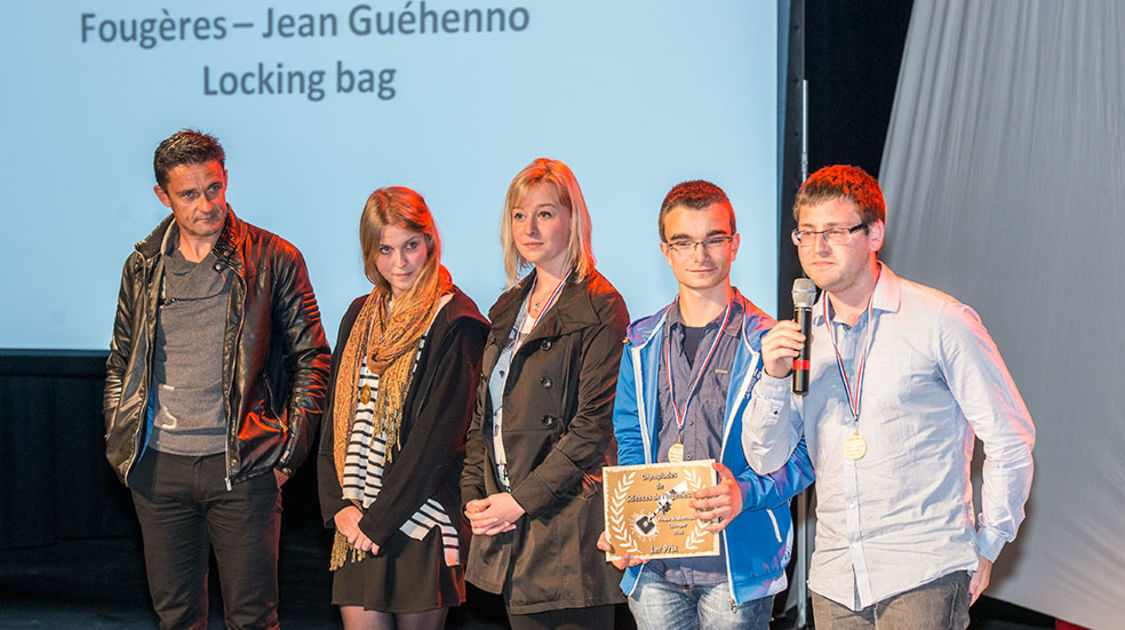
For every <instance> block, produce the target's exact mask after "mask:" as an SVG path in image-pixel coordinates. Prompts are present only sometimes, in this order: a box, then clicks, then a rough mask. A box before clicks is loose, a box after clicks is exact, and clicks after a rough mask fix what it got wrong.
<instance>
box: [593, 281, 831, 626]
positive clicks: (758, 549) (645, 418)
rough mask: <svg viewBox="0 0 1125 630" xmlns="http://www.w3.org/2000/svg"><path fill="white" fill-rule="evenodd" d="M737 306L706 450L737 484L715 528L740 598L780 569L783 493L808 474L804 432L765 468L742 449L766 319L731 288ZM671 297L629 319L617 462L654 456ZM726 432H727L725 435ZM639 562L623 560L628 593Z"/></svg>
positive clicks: (786, 545) (788, 538) (801, 484)
mask: <svg viewBox="0 0 1125 630" xmlns="http://www.w3.org/2000/svg"><path fill="white" fill-rule="evenodd" d="M733 299H734V300H737V301H739V303H740V304H741V305H742V307H743V312H744V318H743V326H742V335H741V337H740V339H739V345H738V349H737V350H736V351H735V355H734V361H733V363H732V365H731V368H730V372H731V377H730V388H729V390H728V391H727V403H726V416H725V418H724V419H723V432H722V435H723V438H722V449H721V452H720V453H717V454H712V455H713V456H714V457H715V459H716V460H718V461H721V462H722V463H723V464H725V465H726V466H727V468H729V469H730V471H731V473H732V474H733V475H734V477H735V479H736V480H737V481H738V485H739V486H740V487H741V488H742V512H741V513H740V514H739V515H738V516H736V517H735V518H734V519H733V520H731V522H730V523H729V524H728V525H727V527H726V528H725V529H723V531H722V533H721V535H722V536H723V543H724V546H725V548H726V552H727V557H726V566H727V582H728V584H729V586H730V589H731V599H732V600H733V601H734V602H736V603H738V604H743V603H745V602H747V601H750V600H751V599H756V598H759V597H763V596H765V595H766V594H767V593H765V592H762V591H763V589H762V586H763V585H764V584H765V583H766V582H769V581H773V580H775V579H777V578H779V577H781V576H782V575H784V572H785V565H786V564H788V562H789V554H790V550H791V545H792V539H793V533H792V522H791V519H790V516H789V499H790V498H792V497H793V496H795V495H797V494H798V493H800V492H801V491H802V490H804V489H805V488H806V487H808V486H809V484H811V483H812V482H813V469H812V463H811V462H810V461H809V456H808V451H807V450H806V448H805V441H804V439H802V440H801V442H800V443H799V444H798V445H797V448H796V449H795V450H794V452H793V454H792V455H791V456H790V457H789V461H788V462H786V464H785V466H783V467H782V468H781V469H779V470H777V471H775V472H773V473H770V474H768V475H758V474H756V473H755V472H754V471H753V470H751V469H750V466H749V464H747V462H746V457H745V455H744V454H743V451H742V440H741V437H740V436H741V435H742V414H743V413H744V412H745V411H746V406H747V403H748V402H749V401H750V393H751V391H752V390H753V388H754V383H756V382H757V380H758V377H759V376H760V375H761V371H762V361H761V356H760V355H761V342H762V336H763V335H764V334H765V333H766V331H768V330H769V329H770V328H772V327H773V324H774V320H773V318H771V317H770V316H769V315H766V314H765V313H764V312H762V311H761V310H760V309H759V308H758V307H756V306H754V304H753V303H751V302H750V301H749V300H747V299H746V298H745V297H743V296H742V295H741V294H739V293H738V291H737V290H735V292H734V297H733ZM669 308H671V305H669V306H666V307H664V308H663V309H661V310H660V311H659V312H657V313H656V314H654V315H651V316H649V317H645V318H642V319H639V320H637V321H636V322H634V323H633V324H632V325H630V326H629V330H628V336H627V337H626V340H625V352H624V354H622V356H621V369H620V373H619V375H618V379H617V397H616V402H615V404H614V409H613V432H614V436H615V437H616V438H617V463H618V464H619V465H622V466H625V465H632V464H649V463H653V462H655V460H656V448H657V434H658V432H659V429H660V425H659V419H658V418H656V417H655V416H656V414H657V413H658V404H657V383H658V380H657V379H658V377H659V374H660V355H661V348H662V344H663V338H664V320H665V317H666V316H667V313H668V309H669ZM732 435H733V436H734V438H733V439H731V436H732ZM644 568H645V565H643V564H641V565H638V566H635V567H629V568H627V569H626V570H625V576H624V578H623V579H622V580H621V590H622V591H624V592H625V594H626V595H632V594H633V590H634V589H635V588H636V585H637V580H638V578H639V577H640V575H641V571H643V570H644Z"/></svg>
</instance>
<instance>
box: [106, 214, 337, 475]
mask: <svg viewBox="0 0 1125 630" xmlns="http://www.w3.org/2000/svg"><path fill="white" fill-rule="evenodd" d="M172 223H173V217H172V216H168V217H167V218H165V219H164V221H162V222H161V223H160V225H158V226H157V227H156V229H155V230H153V231H152V233H151V234H149V235H148V237H146V238H145V239H144V240H143V241H141V242H140V243H138V244H137V245H136V251H134V252H133V253H132V254H130V255H129V258H128V259H127V260H126V261H125V267H124V269H123V270H122V273H121V290H120V293H119V294H118V298H117V316H116V319H115V321H114V326H113V339H112V340H111V342H110V353H109V358H108V359H107V360H106V382H105V393H104V396H103V401H102V410H103V412H104V414H105V423H106V436H105V440H106V458H107V459H108V460H109V464H110V466H112V468H113V471H114V473H116V474H117V476H118V478H119V479H120V480H121V481H122V483H125V484H126V485H128V475H129V471H130V470H131V469H132V467H133V465H134V463H135V462H136V461H137V460H138V459H139V458H140V455H141V453H142V451H143V449H144V444H145V442H146V441H147V433H148V431H149V430H150V428H151V422H152V420H151V417H150V416H151V414H150V413H149V405H150V397H151V395H152V374H153V348H154V342H155V337H156V320H157V313H158V310H159V302H160V291H161V281H162V278H163V272H164V253H165V251H166V248H167V242H168V238H169V236H168V235H169V231H170V227H171V225H172ZM212 251H213V252H214V253H215V256H216V257H217V258H218V260H219V262H218V263H216V266H220V265H225V266H229V267H230V268H231V269H232V270H233V271H234V272H235V273H234V277H233V278H232V281H231V288H230V300H229V302H228V304H229V307H228V311H227V325H226V333H225V334H224V336H223V358H222V360H223V374H222V388H223V406H224V410H225V413H226V418H227V432H226V448H225V455H226V482H227V487H228V488H229V487H230V486H231V484H232V483H235V482H239V481H244V480H246V479H249V478H250V477H255V476H257V475H260V474H265V473H267V472H270V471H271V470H272V469H275V468H276V469H278V470H280V471H281V472H283V473H286V474H292V473H293V471H294V470H296V468H297V467H298V466H300V465H301V462H303V461H304V460H305V457H306V456H307V455H308V454H309V450H310V448H311V446H312V442H313V437H314V436H315V435H316V433H317V430H318V427H319V423H320V416H321V412H322V410H323V408H324V398H325V394H326V391H327V380H328V363H329V349H328V342H327V340H326V339H325V336H324V329H323V328H322V327H321V323H320V312H319V310H318V309H317V305H316V297H315V296H314V295H313V290H312V285H311V284H310V283H309V278H308V273H307V271H306V269H305V262H304V259H303V258H302V257H301V253H300V252H299V251H297V248H296V247H294V246H293V245H291V244H290V243H288V242H286V241H285V240H283V239H282V238H280V237H278V236H277V235H275V234H271V233H270V232H267V231H265V230H262V229H260V228H257V227H255V226H252V225H250V224H249V223H246V222H245V221H241V220H239V219H238V218H236V217H235V215H234V211H233V210H229V209H228V213H227V220H226V223H225V224H224V226H223V231H222V233H221V234H220V235H219V240H218V241H216V243H215V246H214V248H213V250H212Z"/></svg>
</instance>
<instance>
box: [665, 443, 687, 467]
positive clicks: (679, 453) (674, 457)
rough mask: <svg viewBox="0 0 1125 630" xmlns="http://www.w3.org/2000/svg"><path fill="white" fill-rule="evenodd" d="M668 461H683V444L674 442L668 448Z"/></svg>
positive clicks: (680, 462)
mask: <svg viewBox="0 0 1125 630" xmlns="http://www.w3.org/2000/svg"><path fill="white" fill-rule="evenodd" d="M668 461H670V462H672V463H673V464H682V463H683V461H684V445H683V444H680V443H679V442H676V443H675V444H673V445H672V448H670V449H668Z"/></svg>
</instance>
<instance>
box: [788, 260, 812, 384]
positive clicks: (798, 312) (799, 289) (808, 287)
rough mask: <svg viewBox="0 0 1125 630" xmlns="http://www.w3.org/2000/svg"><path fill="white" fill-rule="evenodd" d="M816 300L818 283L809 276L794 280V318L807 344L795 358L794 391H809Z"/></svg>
mask: <svg viewBox="0 0 1125 630" xmlns="http://www.w3.org/2000/svg"><path fill="white" fill-rule="evenodd" d="M815 301H816V284H814V283H813V281H812V280H809V279H808V278H797V279H796V280H794V281H793V319H794V320H795V321H796V322H797V326H800V328H801V334H802V335H804V336H805V344H804V345H803V346H801V351H800V353H798V354H797V356H796V357H794V358H793V393H794V394H807V393H809V346H810V345H811V344H812V305H813V302H815Z"/></svg>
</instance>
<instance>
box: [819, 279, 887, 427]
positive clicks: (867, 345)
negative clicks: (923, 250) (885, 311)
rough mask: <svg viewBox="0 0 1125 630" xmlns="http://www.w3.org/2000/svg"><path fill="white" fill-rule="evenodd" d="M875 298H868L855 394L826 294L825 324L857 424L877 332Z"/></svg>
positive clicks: (849, 405) (845, 392)
mask: <svg viewBox="0 0 1125 630" xmlns="http://www.w3.org/2000/svg"><path fill="white" fill-rule="evenodd" d="M873 298H874V296H872V297H871V298H869V299H868V300H867V341H866V342H864V344H863V345H864V349H863V353H862V354H861V355H859V368H858V369H857V370H856V376H855V395H854V396H853V395H852V388H851V385H850V384H849V383H848V372H847V370H845V369H844V357H842V356H841V355H840V348H839V347H838V346H837V345H836V335H835V333H834V331H832V320H830V319H828V296H824V324H825V326H826V327H827V328H828V329H829V330H828V332H829V333H830V334H829V335H828V338H829V339H831V340H832V350H833V351H834V352H835V353H836V367H837V368H839V370H840V380H842V381H843V382H844V394H845V395H846V396H847V397H848V407H849V408H850V409H851V410H852V418H853V419H854V420H855V423H856V424H859V405H860V396H861V395H862V392H863V368H864V365H865V364H866V363H867V355H868V353H870V352H871V340H872V338H873V336H874V332H875V320H873V319H871V310H872V306H873V305H874V299H873ZM857 431H858V429H857Z"/></svg>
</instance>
